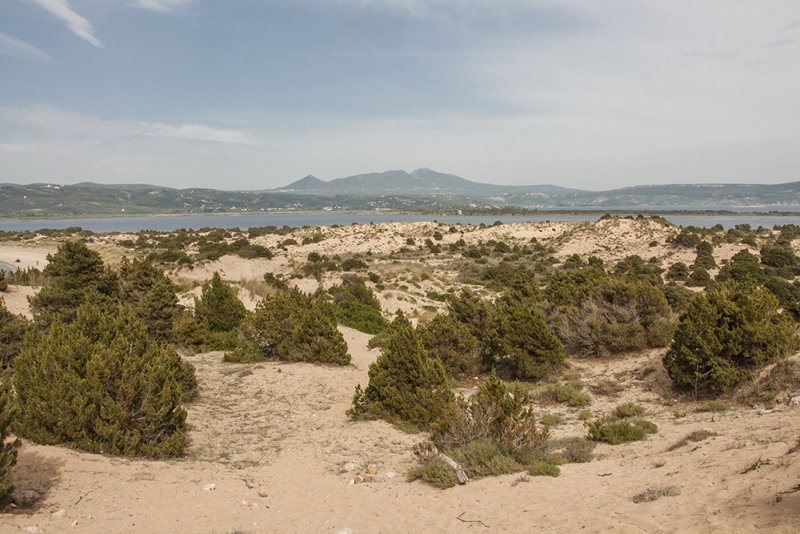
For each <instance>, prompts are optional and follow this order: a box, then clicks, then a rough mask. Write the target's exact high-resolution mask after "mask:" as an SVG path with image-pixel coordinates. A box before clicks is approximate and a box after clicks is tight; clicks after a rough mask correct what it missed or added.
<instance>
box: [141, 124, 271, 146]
mask: <svg viewBox="0 0 800 534" xmlns="http://www.w3.org/2000/svg"><path fill="white" fill-rule="evenodd" d="M142 126H144V127H145V129H146V134H147V135H154V136H157V137H174V138H177V139H188V140H191V141H208V142H211V143H232V144H239V145H257V144H261V143H259V142H258V141H256V140H254V139H252V138H251V137H250V136H249V135H248V134H247V133H245V132H242V131H240V130H224V129H220V128H212V127H210V126H206V125H205V124H182V125H180V126H169V125H166V124H150V123H142Z"/></svg>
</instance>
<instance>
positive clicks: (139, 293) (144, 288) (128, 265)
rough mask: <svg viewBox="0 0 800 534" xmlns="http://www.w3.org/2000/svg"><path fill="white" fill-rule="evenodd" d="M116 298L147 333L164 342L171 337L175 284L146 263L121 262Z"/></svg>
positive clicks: (174, 306) (175, 308)
mask: <svg viewBox="0 0 800 534" xmlns="http://www.w3.org/2000/svg"><path fill="white" fill-rule="evenodd" d="M119 285H120V291H119V295H120V298H121V299H122V302H124V303H125V304H126V305H130V306H131V307H132V308H133V309H134V310H135V311H136V314H137V315H138V316H139V318H140V319H142V321H144V323H145V324H146V325H147V331H148V333H149V334H150V335H151V336H152V337H155V338H158V339H162V340H166V339H167V338H169V337H170V336H171V334H172V330H173V322H174V320H175V315H176V313H177V305H178V296H177V294H176V292H175V291H176V287H175V284H173V283H172V281H170V279H169V278H167V277H166V276H164V273H163V272H162V271H161V270H160V269H158V268H156V267H155V266H154V265H153V264H152V263H150V262H148V261H140V260H138V259H134V260H133V262H129V261H128V260H127V258H125V259H123V260H122V263H121V264H120V266H119Z"/></svg>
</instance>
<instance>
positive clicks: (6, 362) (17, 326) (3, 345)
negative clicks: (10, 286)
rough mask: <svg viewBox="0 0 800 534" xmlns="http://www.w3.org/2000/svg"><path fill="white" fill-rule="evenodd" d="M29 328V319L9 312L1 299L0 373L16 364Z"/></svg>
mask: <svg viewBox="0 0 800 534" xmlns="http://www.w3.org/2000/svg"><path fill="white" fill-rule="evenodd" d="M29 326H30V322H29V321H28V320H27V319H25V318H24V317H22V316H20V315H15V314H13V313H11V312H10V311H8V309H7V308H6V303H5V301H4V300H3V299H2V298H0V371H2V370H3V369H6V368H8V367H11V366H12V365H13V364H14V358H16V357H17V354H19V351H20V350H21V349H22V340H23V338H24V337H25V332H26V330H27V329H28V328H29Z"/></svg>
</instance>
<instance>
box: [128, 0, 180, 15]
mask: <svg viewBox="0 0 800 534" xmlns="http://www.w3.org/2000/svg"><path fill="white" fill-rule="evenodd" d="M193 3H194V0H137V1H136V5H137V6H138V7H141V8H142V9H151V10H153V11H160V12H162V13H166V12H169V11H174V10H176V9H180V8H182V7H186V6H188V5H190V4H193Z"/></svg>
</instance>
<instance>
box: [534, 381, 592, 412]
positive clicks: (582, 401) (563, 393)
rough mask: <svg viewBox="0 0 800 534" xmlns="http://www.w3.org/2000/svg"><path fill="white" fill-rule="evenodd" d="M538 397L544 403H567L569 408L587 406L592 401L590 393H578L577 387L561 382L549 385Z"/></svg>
mask: <svg viewBox="0 0 800 534" xmlns="http://www.w3.org/2000/svg"><path fill="white" fill-rule="evenodd" d="M537 397H538V399H539V400H541V401H544V402H550V403H566V404H568V405H569V406H586V405H587V404H589V403H590V402H591V401H592V398H591V397H590V396H589V394H588V393H584V392H582V391H578V389H577V388H576V387H575V386H573V385H571V384H562V383H561V382H555V383H552V384H547V385H546V386H545V387H544V388H543V389H541V390H540V391H539V392H538V394H537Z"/></svg>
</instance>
